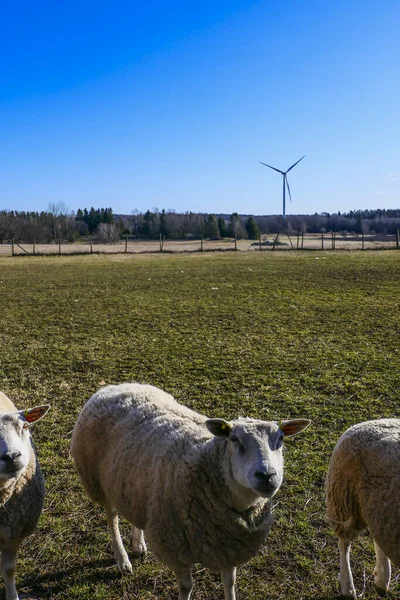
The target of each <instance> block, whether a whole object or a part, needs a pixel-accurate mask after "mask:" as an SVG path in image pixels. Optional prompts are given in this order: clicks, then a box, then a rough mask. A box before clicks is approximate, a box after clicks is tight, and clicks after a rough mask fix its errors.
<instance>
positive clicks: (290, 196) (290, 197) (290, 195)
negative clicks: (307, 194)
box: [285, 175, 292, 202]
mask: <svg viewBox="0 0 400 600" xmlns="http://www.w3.org/2000/svg"><path fill="white" fill-rule="evenodd" d="M285 181H286V187H287V191H288V192H289V199H290V202H291V201H292V194H291V193H290V187H289V182H288V178H287V177H286V175H285Z"/></svg>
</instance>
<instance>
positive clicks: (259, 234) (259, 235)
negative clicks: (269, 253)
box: [258, 230, 261, 250]
mask: <svg viewBox="0 0 400 600" xmlns="http://www.w3.org/2000/svg"><path fill="white" fill-rule="evenodd" d="M258 247H259V249H260V250H261V231H260V230H258Z"/></svg>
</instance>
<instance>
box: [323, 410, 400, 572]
mask: <svg viewBox="0 0 400 600" xmlns="http://www.w3.org/2000/svg"><path fill="white" fill-rule="evenodd" d="M399 497H400V420H399V419H381V420H376V421H366V422H364V423H359V424H357V425H354V426H353V427H351V428H350V429H348V430H347V431H346V432H345V433H344V434H343V435H342V436H341V438H340V439H339V441H338V442H337V444H336V446H335V449H334V451H333V454H332V458H331V461H330V465H329V469H328V474H327V479H326V502H327V515H328V520H329V522H330V524H331V526H332V529H333V531H334V532H335V534H336V535H337V536H338V537H341V538H344V539H347V540H348V541H351V540H353V539H355V538H356V537H357V536H358V534H359V533H360V532H361V531H363V530H364V529H366V528H368V529H369V530H370V532H371V534H372V536H373V538H374V540H375V541H376V543H377V544H378V546H380V548H381V549H382V550H383V551H384V553H385V554H386V556H388V558H390V560H391V561H393V562H394V563H395V564H396V565H398V566H400V543H399V539H400V502H399Z"/></svg>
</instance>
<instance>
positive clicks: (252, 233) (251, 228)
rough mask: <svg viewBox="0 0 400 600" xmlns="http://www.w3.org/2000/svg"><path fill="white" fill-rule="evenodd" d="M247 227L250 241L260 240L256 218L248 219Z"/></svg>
mask: <svg viewBox="0 0 400 600" xmlns="http://www.w3.org/2000/svg"><path fill="white" fill-rule="evenodd" d="M245 227H246V231H247V237H248V238H249V240H258V233H259V229H258V225H257V221H256V220H255V218H254V217H249V218H248V219H247V221H246V225H245Z"/></svg>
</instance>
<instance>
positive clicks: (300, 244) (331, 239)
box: [0, 231, 400, 256]
mask: <svg viewBox="0 0 400 600" xmlns="http://www.w3.org/2000/svg"><path fill="white" fill-rule="evenodd" d="M395 248H397V249H399V248H400V236H399V231H397V234H396V235H383V234H382V235H367V234H365V235H364V234H359V235H356V234H347V235H346V234H343V233H340V234H339V233H336V232H329V233H320V234H302V233H298V234H294V235H293V234H290V235H289V234H284V233H280V234H268V235H262V236H261V237H260V238H259V240H258V241H252V240H236V239H232V238H224V239H221V240H209V239H207V240H205V239H200V240H199V239H196V240H166V239H165V238H160V239H159V240H148V241H146V240H136V239H133V240H132V239H128V238H125V239H124V240H121V241H120V242H117V243H111V244H102V243H98V242H95V241H93V240H91V239H88V240H85V241H80V242H74V243H67V242H63V241H59V242H58V243H53V244H36V243H33V244H25V243H22V242H21V243H17V242H15V241H12V242H11V243H8V244H0V255H3V256H21V255H55V254H58V255H68V254H70V255H71V254H123V253H126V254H142V253H148V252H152V253H155V252H158V253H159V252H218V251H220V252H223V251H253V252H254V251H257V250H258V251H260V250H261V251H277V250H279V251H281V250H284V251H288V250H292V251H293V250H326V251H328V250H353V251H354V250H389V249H395Z"/></svg>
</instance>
